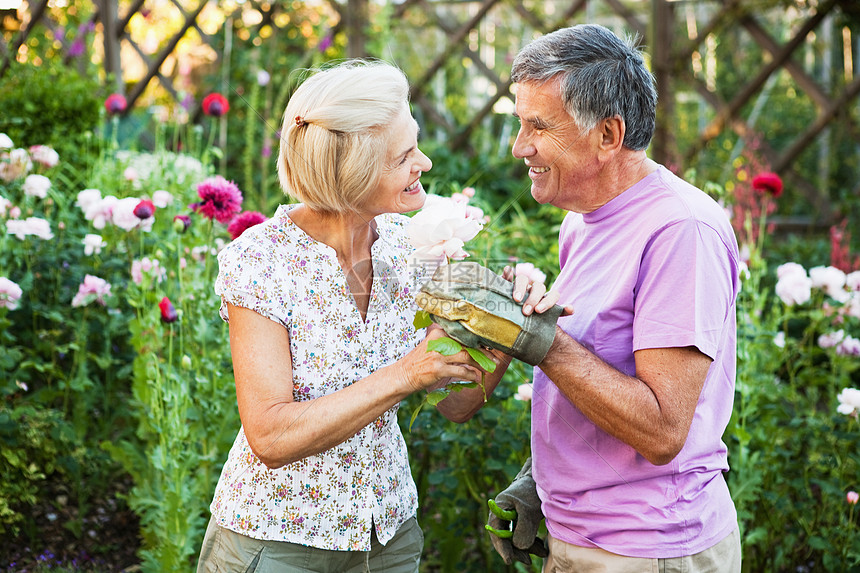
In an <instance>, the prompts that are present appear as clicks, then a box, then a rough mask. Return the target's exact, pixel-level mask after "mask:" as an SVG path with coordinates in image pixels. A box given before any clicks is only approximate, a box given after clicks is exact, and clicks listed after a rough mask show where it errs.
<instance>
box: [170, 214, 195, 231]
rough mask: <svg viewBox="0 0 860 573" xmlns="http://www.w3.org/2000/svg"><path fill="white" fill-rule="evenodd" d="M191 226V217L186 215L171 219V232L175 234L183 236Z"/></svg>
mask: <svg viewBox="0 0 860 573" xmlns="http://www.w3.org/2000/svg"><path fill="white" fill-rule="evenodd" d="M190 226H191V217H189V216H188V215H176V216H175V217H174V218H173V230H174V231H176V232H177V233H179V234H180V235H181V234H184V233H185V232H186V231H187V230H188V228H189V227H190Z"/></svg>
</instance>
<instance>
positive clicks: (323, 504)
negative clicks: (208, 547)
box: [210, 205, 424, 551]
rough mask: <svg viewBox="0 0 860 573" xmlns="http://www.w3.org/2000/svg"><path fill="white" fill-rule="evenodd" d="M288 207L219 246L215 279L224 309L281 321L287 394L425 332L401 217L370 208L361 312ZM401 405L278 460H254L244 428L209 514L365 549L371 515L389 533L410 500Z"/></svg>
mask: <svg viewBox="0 0 860 573" xmlns="http://www.w3.org/2000/svg"><path fill="white" fill-rule="evenodd" d="M295 207H296V205H282V206H281V207H279V208H278V210H277V212H276V213H275V216H274V217H273V218H272V219H270V220H268V221H266V222H264V223H261V224H259V225H256V226H254V227H251V228H250V229H248V230H246V231H245V232H244V233H243V234H242V236H241V237H239V238H238V239H237V240H235V241H233V242H232V243H230V244H229V245H228V246H227V247H226V248H224V250H223V251H222V252H221V253H220V254H219V255H218V262H219V274H218V278H217V280H216V282H215V291H216V292H217V293H218V294H219V295H220V296H221V300H222V304H221V316H222V318H223V319H224V320H228V319H229V317H228V316H227V306H226V304H225V303H227V302H229V303H231V304H233V305H236V306H241V307H245V308H249V309H251V310H254V311H256V312H258V313H260V314H262V315H263V316H265V317H267V318H270V319H271V320H274V321H276V322H278V323H279V324H282V325H283V326H284V328H286V329H287V331H288V332H289V335H290V350H291V352H292V359H293V396H294V398H295V400H297V401H303V400H311V399H313V398H317V397H320V396H324V395H326V394H330V393H332V392H335V391H337V390H340V389H341V388H344V387H346V386H349V385H350V384H352V383H353V382H355V381H357V380H359V379H361V378H364V377H366V376H368V375H369V374H370V373H372V372H373V371H374V370H376V369H378V368H380V367H382V366H384V365H386V364H390V363H391V362H394V361H395V360H397V359H399V358H400V357H402V356H404V355H405V354H406V353H407V352H409V351H410V350H412V349H413V348H415V346H416V345H417V344H418V342H419V341H420V340H421V338H423V334H424V333H423V330H421V331H418V332H416V330H415V328H414V327H413V325H412V321H413V318H414V315H415V306H414V303H413V300H414V286H413V284H411V283H410V279H409V276H408V274H409V268H407V267H408V257H409V253H410V252H411V251H412V247H411V246H410V244H409V241H408V239H407V235H406V227H405V224H406V223H407V222H408V221H409V219H408V218H407V217H405V216H402V215H381V216H379V217H377V218H376V225H377V233H378V235H379V238H378V239H377V240H376V241H375V242H374V243H373V246H372V248H371V255H372V258H373V265H374V278H373V286H372V292H371V296H370V305H369V308H368V312H367V318H366V321H365V322H362V319H361V315H360V314H359V312H358V309H357V308H356V306H355V303H354V300H353V298H352V295H351V294H350V291H349V288H348V286H347V282H346V276H345V275H344V272H343V269H342V267H341V266H340V264H339V263H338V260H337V256H336V254H335V251H334V249H332V248H331V247H329V246H328V245H325V244H323V243H319V242H317V241H315V240H314V239H312V238H311V237H310V236H309V235H307V234H306V233H305V232H304V231H302V230H301V229H300V228H299V227H298V226H296V225H295V224H294V223H293V222H292V220H291V219H290V217H289V212H290V210H291V209H293V208H295ZM397 410H398V406H394V407H392V408H391V409H390V410H388V411H387V412H385V413H384V414H383V415H382V416H380V417H379V418H377V419H376V420H375V421H374V422H372V423H371V424H369V425H367V426H366V427H365V428H363V429H362V430H361V431H359V432H358V433H357V434H356V435H355V436H353V437H352V438H350V439H348V440H346V441H345V442H343V443H341V444H340V445H338V446H335V447H333V448H331V449H330V450H327V451H325V452H322V453H320V454H317V455H313V456H309V457H307V458H304V459H302V460H299V461H297V462H294V463H291V464H289V465H286V466H283V467H281V468H278V469H276V470H272V469H269V468H267V467H266V466H265V465H264V464H263V463H262V462H260V460H259V459H258V458H257V456H256V455H255V454H254V453H253V452H252V451H251V448H250V447H249V446H248V441H247V439H246V437H245V432H244V429H240V430H239V434H238V436H237V437H236V441H235V442H234V443H233V447H232V449H231V450H230V454H229V456H228V458H227V461H226V463H225V465H224V469H223V470H222V472H221V478H220V479H219V481H218V486H217V488H216V490H215V497H214V499H213V500H212V504H211V506H210V509H211V511H212V515H213V517H214V518H215V519H216V520H217V523H218V524H219V525H221V526H223V527H226V528H227V529H230V530H232V531H235V532H238V533H241V534H243V535H247V536H249V537H253V538H256V539H266V540H277V541H288V542H292V543H298V544H302V545H309V546H312V547H318V548H322V549H332V550H356V551H368V550H369V549H370V532H371V529H370V528H371V527H372V526H373V525H374V524H375V526H376V535H377V537H378V538H379V540H380V542H382V543H383V544H384V543H386V542H387V541H388V540H389V539H391V538H392V537H393V536H394V533H395V532H396V531H397V529H398V528H399V527H400V526H401V525H402V524H403V523H404V522H405V521H406V520H407V519H409V518H410V517H412V516H413V515H414V514H415V512H416V509H417V507H418V495H417V491H416V488H415V483H414V482H413V480H412V475H411V473H410V469H409V461H408V458H407V453H406V443H405V442H404V440H403V435H402V433H401V431H400V426H399V425H398V423H397ZM315 415H317V416H324V415H325V412H316V414H315Z"/></svg>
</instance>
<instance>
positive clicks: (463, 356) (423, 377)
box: [228, 304, 480, 468]
mask: <svg viewBox="0 0 860 573" xmlns="http://www.w3.org/2000/svg"><path fill="white" fill-rule="evenodd" d="M228 313H229V317H230V322H229V325H230V349H231V353H232V356H233V370H234V374H235V378H236V398H237V402H238V406H239V416H240V417H241V419H242V425H243V426H244V429H245V435H246V436H247V438H248V443H249V444H250V446H251V449H252V450H253V451H254V453H255V454H256V455H257V457H258V458H260V461H262V462H263V463H264V464H266V465H267V466H268V467H270V468H278V467H281V466H283V465H286V464H289V463H291V462H294V461H296V460H300V459H302V458H305V457H307V456H310V455H314V454H318V453H320V452H323V451H325V450H328V449H330V448H332V447H334V446H336V445H337V444H340V443H342V442H344V441H345V440H347V439H349V438H351V437H352V436H354V435H355V434H356V433H357V432H358V431H359V430H361V429H362V428H363V427H365V426H367V425H368V424H370V423H371V422H373V420H375V419H376V418H378V417H379V416H381V415H382V414H383V413H384V412H385V411H386V410H388V409H389V408H391V407H392V406H394V405H395V404H397V403H399V402H400V401H402V400H403V399H404V398H406V397H407V396H408V395H409V394H411V393H413V392H416V391H418V390H423V389H425V388H428V387H432V386H433V385H434V384H436V383H438V381H439V380H441V379H444V378H449V377H450V378H456V379H458V380H470V381H479V380H480V370H479V369H478V368H477V364H476V363H475V362H474V361H473V360H472V359H471V358H470V357H469V355H468V354H467V353H466V352H465V351H463V352H460V353H458V354H455V355H453V356H443V355H441V354H439V353H438V352H427V342H428V340H432V339H434V338H439V337H441V336H443V335H444V332H443V331H442V330H441V329H431V330H429V331H428V335H427V337H426V338H425V339H424V341H422V342H421V344H419V345H418V347H416V348H415V349H414V350H412V351H411V352H410V353H409V354H407V355H406V356H405V357H403V358H402V359H400V360H398V361H397V362H395V363H393V364H390V365H388V366H385V367H384V368H380V369H379V370H377V371H376V372H374V373H373V374H371V375H370V376H368V377H367V378H364V379H362V380H358V381H356V382H355V383H354V384H351V385H350V386H347V387H346V388H343V389H341V390H338V391H337V392H333V393H332V394H329V395H327V396H323V397H320V398H315V399H312V400H307V401H301V402H296V401H295V400H294V399H293V374H292V356H291V353H290V339H289V334H288V332H287V330H286V329H285V328H284V327H283V326H281V325H280V324H278V323H276V322H274V321H272V320H270V319H268V318H266V317H264V316H262V315H260V314H258V313H256V312H254V311H252V310H249V309H247V308H242V307H238V306H234V305H232V304H228Z"/></svg>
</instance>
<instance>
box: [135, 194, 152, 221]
mask: <svg viewBox="0 0 860 573" xmlns="http://www.w3.org/2000/svg"><path fill="white" fill-rule="evenodd" d="M154 214H155V204H154V203H153V202H152V201H150V200H149V199H141V200H140V203H138V204H137V207H135V208H134V216H135V217H137V218H138V219H141V220H142V219H149V218H150V217H152V216H153V215H154Z"/></svg>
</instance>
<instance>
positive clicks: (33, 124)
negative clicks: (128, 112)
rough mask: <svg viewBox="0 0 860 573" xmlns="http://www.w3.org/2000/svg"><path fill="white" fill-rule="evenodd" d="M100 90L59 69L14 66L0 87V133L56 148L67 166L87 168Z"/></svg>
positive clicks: (58, 66)
mask: <svg viewBox="0 0 860 573" xmlns="http://www.w3.org/2000/svg"><path fill="white" fill-rule="evenodd" d="M101 92H102V88H101V85H100V84H99V82H97V81H96V80H95V79H92V78H90V77H89V76H85V75H81V74H80V73H79V72H78V71H77V70H75V69H74V68H70V67H68V66H64V65H61V64H54V65H51V64H45V65H43V66H40V67H36V66H32V65H21V64H13V65H12V66H11V68H10V69H9V70H8V71H7V72H6V75H5V76H4V77H3V80H2V82H0V109H2V110H3V113H2V114H0V133H5V134H6V135H8V136H9V137H11V138H12V141H14V142H16V143H18V142H31V143H30V145H35V143H32V142H38V144H41V145H48V146H50V147H53V148H54V149H56V150H57V151H58V152H59V153H60V155H61V156H62V157H63V158H64V161H66V162H67V164H71V165H81V164H85V163H86V162H87V161H88V160H89V159H91V158H90V157H88V156H87V155H88V152H89V153H91V152H92V151H93V150H92V130H93V128H94V126H96V125H97V124H98V121H99V114H100V112H101V100H102V98H103V96H100V94H101Z"/></svg>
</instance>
